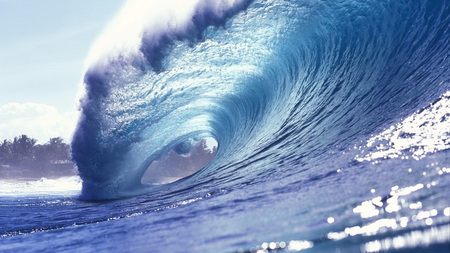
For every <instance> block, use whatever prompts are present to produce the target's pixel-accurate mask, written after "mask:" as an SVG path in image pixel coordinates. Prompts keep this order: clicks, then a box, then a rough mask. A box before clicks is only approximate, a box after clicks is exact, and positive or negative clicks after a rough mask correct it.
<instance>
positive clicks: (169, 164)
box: [141, 137, 218, 185]
mask: <svg viewBox="0 0 450 253" xmlns="http://www.w3.org/2000/svg"><path fill="white" fill-rule="evenodd" d="M217 147H218V143H217V141H216V140H215V139H214V138H212V137H206V138H202V139H200V140H197V139H193V138H190V139H188V140H186V141H185V142H181V143H179V144H177V145H176V146H175V147H173V148H172V149H171V150H170V151H169V152H168V153H167V154H166V155H163V156H162V157H160V158H159V159H157V160H155V161H153V162H152V163H151V164H150V165H149V166H148V168H147V169H146V171H145V173H144V175H143V176H142V179H141V183H142V184H153V185H154V184H167V183H172V182H175V181H178V180H180V179H182V178H185V177H188V176H191V175H193V174H195V173H196V172H198V171H200V170H201V169H203V168H205V167H206V166H207V165H208V164H209V163H210V162H211V161H212V160H213V159H214V157H215V155H216V153H217Z"/></svg>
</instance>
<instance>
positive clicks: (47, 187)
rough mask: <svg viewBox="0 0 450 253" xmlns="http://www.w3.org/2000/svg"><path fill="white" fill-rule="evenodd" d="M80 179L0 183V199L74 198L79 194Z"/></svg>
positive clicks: (45, 179) (76, 177) (73, 177)
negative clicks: (44, 196)
mask: <svg viewBox="0 0 450 253" xmlns="http://www.w3.org/2000/svg"><path fill="white" fill-rule="evenodd" d="M81 182H82V181H81V178H80V177H78V176H72V177H61V178H57V179H47V178H41V179H40V180H37V181H28V182H23V181H1V180H0V197H15V196H20V197H22V196H42V195H54V196H55V195H56V196H76V195H79V194H80V192H81Z"/></svg>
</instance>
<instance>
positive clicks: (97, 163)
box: [0, 0, 450, 252]
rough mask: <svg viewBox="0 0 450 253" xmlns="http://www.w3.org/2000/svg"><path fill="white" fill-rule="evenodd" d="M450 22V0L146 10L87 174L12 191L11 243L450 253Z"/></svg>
mask: <svg viewBox="0 0 450 253" xmlns="http://www.w3.org/2000/svg"><path fill="white" fill-rule="evenodd" d="M449 29H450V2H448V1H431V0H430V1H412V0H410V1H407V0H405V1H351V0H346V1H279V0H273V1H245V0H241V1H226V0H222V1H208V0H198V1H192V2H187V1H178V2H177V1H174V2H170V1H169V2H168V4H167V5H164V4H162V3H159V4H155V3H153V2H150V3H148V2H143V3H136V2H130V3H128V4H127V5H125V6H124V8H123V10H122V12H121V13H120V14H119V16H118V17H117V19H116V21H115V22H113V23H112V24H111V26H110V27H109V28H108V29H107V30H106V31H105V33H104V34H103V35H102V36H101V37H100V38H99V40H98V41H97V42H96V44H95V45H94V46H93V49H92V52H91V55H90V57H89V59H88V64H87V69H86V74H85V78H84V82H85V94H84V96H83V98H82V99H81V101H80V107H81V117H80V121H79V124H78V128H77V130H76V133H75V135H74V139H73V142H72V154H73V158H74V162H75V163H76V164H77V166H78V168H79V173H80V177H81V180H82V183H81V182H80V183H77V181H76V179H73V178H72V179H60V180H57V181H54V182H53V181H51V182H50V181H48V180H43V181H42V180H41V182H29V183H28V184H25V183H20V184H19V183H15V184H14V183H6V182H3V183H1V185H0V186H1V187H0V189H1V190H2V192H0V193H1V195H0V234H1V235H2V237H1V238H0V250H4V251H20V250H22V251H23V250H25V251H35V252H41V251H86V252H92V251H116V252H132V251H138V252H258V251H260V252H296V251H305V252H386V251H387V252H449V250H450V249H449V244H450V195H449V193H448V192H449V189H450V71H449V70H448V69H449V67H450V61H449V56H450V31H449ZM205 143H209V144H208V145H209V146H208V145H206V146H207V147H205V145H204V144H205ZM200 147H201V148H200ZM215 148H217V153H215ZM214 155H215V156H214ZM212 156H214V158H213V159H212V160H211V157H212ZM210 160H211V161H210ZM205 164H208V165H207V166H206V167H203V166H204V165H205ZM74 180H75V181H74ZM177 180H178V181H177ZM68 182H69V183H68ZM70 182H71V183H70ZM80 184H82V187H81V185H80ZM61 185H62V186H63V185H66V186H71V187H68V188H70V189H68V190H64V187H62V189H61V188H58V187H59V186H61ZM27 187H28V188H27ZM55 187H57V190H55ZM14 189H21V190H14Z"/></svg>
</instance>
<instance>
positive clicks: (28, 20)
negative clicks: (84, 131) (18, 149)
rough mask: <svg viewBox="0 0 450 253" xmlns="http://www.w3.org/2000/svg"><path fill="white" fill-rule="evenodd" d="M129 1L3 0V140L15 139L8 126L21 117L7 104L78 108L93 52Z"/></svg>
mask: <svg viewBox="0 0 450 253" xmlns="http://www.w3.org/2000/svg"><path fill="white" fill-rule="evenodd" d="M124 3H125V0H109V1H100V0H77V1H73V0H72V1H69V0H67V1H63V0H39V1H36V0H0V121H2V122H0V139H3V138H12V137H11V136H9V135H11V134H13V133H9V132H11V131H9V130H11V128H12V126H8V125H7V123H8V121H11V120H14V118H13V115H19V116H18V117H21V116H20V113H19V114H17V113H15V112H13V111H11V110H12V109H11V108H20V105H19V106H12V107H11V106H9V107H5V106H6V105H8V104H11V103H18V104H24V103H30V102H31V103H35V104H40V105H49V106H52V107H55V108H56V109H57V111H58V113H60V114H63V113H65V112H68V111H73V110H74V108H75V101H76V95H77V93H78V89H79V83H80V81H81V80H82V71H83V68H84V65H83V64H84V60H85V58H86V57H87V55H88V53H89V49H90V47H91V45H92V44H93V42H94V41H95V40H96V38H97V37H98V36H99V35H100V34H101V32H102V31H103V30H104V29H105V28H106V26H107V24H108V23H109V22H110V21H111V20H112V19H113V18H114V17H115V15H116V14H117V13H118V11H119V10H120V8H121V6H122V5H123V4H124ZM2 107H3V115H1V112H2ZM29 107H30V106H28V107H27V108H28V109H29ZM37 107H39V106H37ZM8 108H9V109H8ZM40 108H41V109H42V108H47V107H45V106H41V107H40ZM8 110H9V111H8ZM42 110H43V109H42ZM6 114H8V115H7V116H5V115H6ZM11 117H12V118H11ZM23 124H27V123H23ZM19 125H20V124H19ZM15 127H17V126H15ZM5 129H6V130H5ZM24 131H26V129H24V130H23V132H24Z"/></svg>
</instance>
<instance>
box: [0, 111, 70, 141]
mask: <svg viewBox="0 0 450 253" xmlns="http://www.w3.org/2000/svg"><path fill="white" fill-rule="evenodd" d="M77 117H78V113H77V112H76V111H69V112H62V113H60V112H58V110H57V109H56V108H55V107H54V106H51V105H46V104H37V103H22V104H19V103H8V104H5V105H3V106H1V107H0V138H1V140H3V139H12V138H14V137H15V136H19V135H21V134H26V135H28V136H29V137H32V138H35V139H37V140H38V141H39V143H45V142H47V141H48V140H49V139H50V138H52V137H57V136H60V137H62V138H63V139H64V140H65V141H66V142H69V141H70V140H71V138H72V134H73V131H74V129H75V124H76V120H77Z"/></svg>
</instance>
